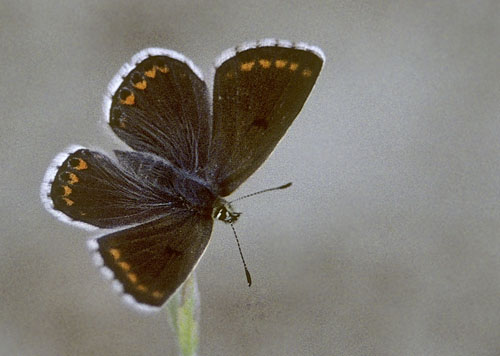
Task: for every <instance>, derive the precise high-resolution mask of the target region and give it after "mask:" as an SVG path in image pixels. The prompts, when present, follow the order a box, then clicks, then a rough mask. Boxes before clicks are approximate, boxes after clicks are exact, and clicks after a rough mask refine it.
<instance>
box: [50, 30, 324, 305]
mask: <svg viewBox="0 0 500 356" xmlns="http://www.w3.org/2000/svg"><path fill="white" fill-rule="evenodd" d="M323 62H324V55H323V52H322V51H321V49H320V48H318V47H315V46H310V45H307V44H305V43H292V42H289V41H282V40H274V39H265V40H260V41H256V42H251V43H245V44H242V45H240V46H238V47H235V48H232V49H229V50H226V51H224V52H223V53H222V54H221V55H220V56H219V57H218V59H217V60H216V62H215V78H214V84H213V93H212V96H211V97H210V94H209V91H208V88H207V84H206V83H205V81H204V80H203V75H202V72H201V71H200V70H199V69H198V67H196V66H195V65H194V64H193V62H192V61H191V60H190V59H188V58H186V57H185V56H183V55H182V54H180V53H177V52H175V51H172V50H167V49H161V48H148V49H145V50H142V51H141V52H139V53H137V54H136V55H134V56H133V57H132V59H131V62H130V63H126V64H125V65H124V66H123V67H122V68H121V69H120V71H119V72H118V74H117V75H116V76H115V77H114V78H113V79H112V81H111V82H110V84H109V86H108V93H107V94H106V96H105V100H104V106H103V107H104V116H105V119H106V125H107V126H108V127H109V128H111V130H112V131H113V132H114V134H116V136H118V137H119V138H120V139H121V140H122V141H124V142H125V143H126V144H127V145H128V146H129V147H130V148H132V149H133V150H130V151H123V150H115V151H114V155H115V158H110V157H109V156H108V155H106V154H103V153H101V152H99V151H95V150H90V149H87V148H84V147H81V146H70V147H69V148H68V149H66V150H65V151H64V152H62V153H60V154H58V155H57V156H56V157H55V159H54V160H53V161H52V163H51V164H50V166H49V168H48V169H47V172H46V174H45V177H44V179H43V182H42V185H41V193H40V194H41V200H42V202H43V204H44V206H45V208H46V209H47V210H48V211H49V212H50V213H52V214H53V215H54V216H55V217H56V218H57V219H59V220H61V221H64V222H67V223H70V224H73V225H76V226H79V227H83V228H86V229H89V230H90V229H96V228H100V229H110V230H106V231H105V233H104V234H103V235H102V236H100V237H98V238H94V239H91V240H89V241H88V246H89V248H90V250H91V251H92V253H93V257H94V261H95V262H96V264H97V265H99V266H100V268H101V271H102V273H103V275H104V276H105V277H107V278H108V279H111V280H113V282H112V283H113V286H114V288H115V289H116V290H117V291H118V292H119V293H121V294H122V295H123V298H124V299H125V300H126V301H127V302H129V303H131V304H133V305H135V306H138V307H140V308H142V309H157V308H160V307H161V306H162V305H163V304H164V303H165V302H166V301H167V300H168V299H169V297H170V296H172V294H173V293H174V292H175V291H176V290H177V289H178V288H179V286H181V285H182V283H183V282H184V281H185V280H186V278H187V277H188V276H189V274H190V273H191V271H192V270H193V269H194V268H195V266H196V264H197V263H198V261H199V260H200V258H201V256H202V255H203V253H204V251H205V249H206V247H207V245H208V242H209V240H210V235H211V231H212V225H213V222H214V220H222V221H224V222H226V223H231V224H232V223H234V222H235V221H236V220H237V219H238V216H239V213H236V212H235V211H234V210H233V208H232V207H231V205H230V204H229V202H227V201H226V200H225V199H224V197H226V196H228V195H229V194H231V193H232V192H233V191H234V190H235V189H236V188H237V187H238V186H240V184H242V183H243V182H244V181H245V180H246V179H247V178H248V177H249V176H250V175H251V174H252V173H253V172H255V170H257V168H259V167H260V166H261V164H262V163H263V162H264V161H265V160H266V158H267V157H268V156H269V155H270V154H271V152H272V151H273V149H274V147H275V146H276V145H277V144H278V142H279V140H280V139H281V138H282V137H283V135H284V134H285V132H286V130H287V129H288V127H289V126H290V125H291V123H292V122H293V120H294V119H295V117H296V116H297V115H298V113H299V111H300V110H301V108H302V106H303V105H304V103H305V101H306V99H307V97H308V96H309V93H310V91H311V89H312V88H313V86H314V83H315V82H316V79H317V77H318V75H319V73H320V70H321V67H322V65H323ZM210 100H211V101H212V105H210Z"/></svg>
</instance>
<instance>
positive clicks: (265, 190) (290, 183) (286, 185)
mask: <svg viewBox="0 0 500 356" xmlns="http://www.w3.org/2000/svg"><path fill="white" fill-rule="evenodd" d="M291 185H292V182H289V183H287V184H283V185H280V186H279V187H274V188H268V189H264V190H261V191H259V192H255V193H252V194H248V195H244V196H242V197H239V198H236V199H234V200H232V201H230V202H229V203H234V202H235V201H238V200H241V199H245V198H250V197H253V196H254V195H257V194H262V193H265V192H270V191H272V190H278V189H286V188H288V187H289V186H291Z"/></svg>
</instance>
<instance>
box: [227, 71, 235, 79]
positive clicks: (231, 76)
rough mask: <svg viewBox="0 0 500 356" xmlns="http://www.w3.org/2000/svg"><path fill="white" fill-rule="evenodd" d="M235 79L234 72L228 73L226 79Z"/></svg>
mask: <svg viewBox="0 0 500 356" xmlns="http://www.w3.org/2000/svg"><path fill="white" fill-rule="evenodd" d="M233 77H234V72H232V71H231V72H227V73H226V78H227V79H233Z"/></svg>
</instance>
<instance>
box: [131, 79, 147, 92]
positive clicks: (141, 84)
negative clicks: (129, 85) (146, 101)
mask: <svg viewBox="0 0 500 356" xmlns="http://www.w3.org/2000/svg"><path fill="white" fill-rule="evenodd" d="M133 86H134V88H137V89H139V90H144V89H146V87H147V86H148V82H146V79H144V80H142V81H140V82H137V83H134V84H133Z"/></svg>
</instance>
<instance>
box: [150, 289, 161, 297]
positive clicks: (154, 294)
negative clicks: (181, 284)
mask: <svg viewBox="0 0 500 356" xmlns="http://www.w3.org/2000/svg"><path fill="white" fill-rule="evenodd" d="M151 295H152V296H153V297H154V298H156V299H160V298H161V297H163V296H164V294H163V293H161V292H160V291H157V290H155V291H154V292H153V293H151Z"/></svg>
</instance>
